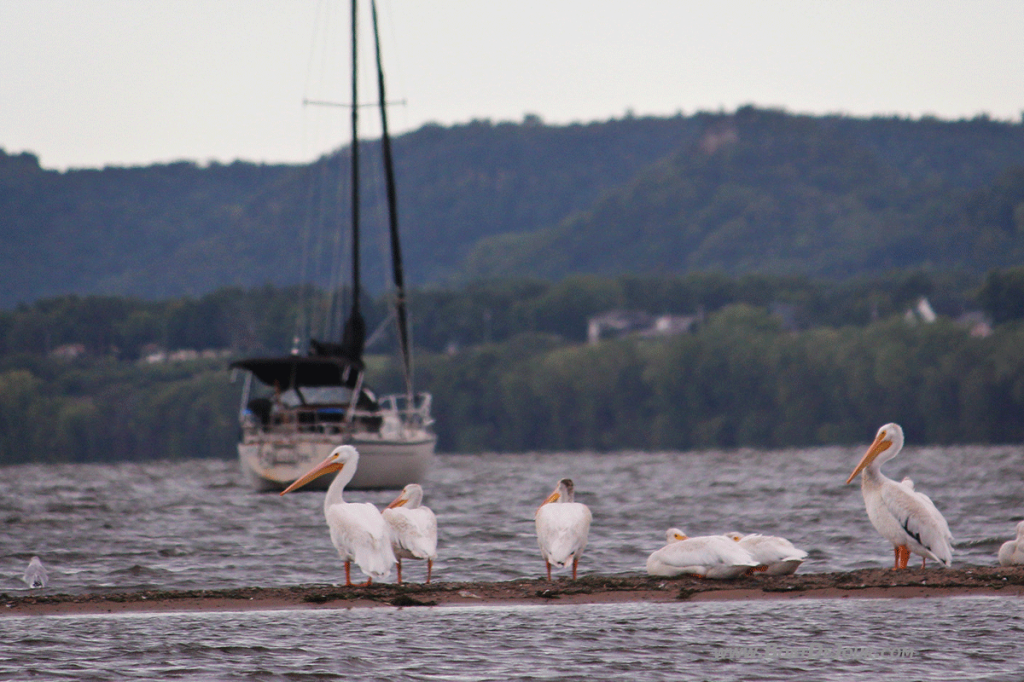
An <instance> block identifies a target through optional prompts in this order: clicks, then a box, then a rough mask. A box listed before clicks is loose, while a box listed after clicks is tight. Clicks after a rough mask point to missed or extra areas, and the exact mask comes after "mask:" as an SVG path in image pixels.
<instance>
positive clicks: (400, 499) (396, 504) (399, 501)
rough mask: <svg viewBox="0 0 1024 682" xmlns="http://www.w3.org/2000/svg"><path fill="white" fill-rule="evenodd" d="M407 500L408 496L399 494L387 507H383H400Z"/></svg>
mask: <svg viewBox="0 0 1024 682" xmlns="http://www.w3.org/2000/svg"><path fill="white" fill-rule="evenodd" d="M408 501H409V498H408V497H404V496H402V495H399V496H398V497H396V498H395V501H394V502H392V503H391V504H389V505H388V506H387V507H385V509H394V508H395V507H401V506H402V505H404V504H405V503H406V502H408Z"/></svg>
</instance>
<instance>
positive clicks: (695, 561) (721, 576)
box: [647, 528, 757, 580]
mask: <svg viewBox="0 0 1024 682" xmlns="http://www.w3.org/2000/svg"><path fill="white" fill-rule="evenodd" d="M665 539H666V540H667V541H668V544H666V545H665V546H664V547H662V548H661V549H659V550H657V551H656V552H654V553H652V554H651V555H650V556H649V557H647V573H648V575H657V576H664V577H666V578H672V577H675V576H678V575H684V574H689V575H696V576H699V577H701V578H712V579H714V580H731V579H732V578H738V577H739V576H741V575H743V574H744V573H746V572H747V571H749V570H750V569H752V568H754V567H756V566H757V561H756V560H755V559H754V557H752V556H751V555H750V552H748V551H747V550H745V549H744V548H742V547H740V545H739V543H736V542H733V541H732V540H730V539H729V538H727V537H725V536H724V535H701V536H698V537H694V538H691V537H687V535H686V533H684V532H683V531H681V530H679V529H678V528H669V529H668V531H667V532H666V533H665Z"/></svg>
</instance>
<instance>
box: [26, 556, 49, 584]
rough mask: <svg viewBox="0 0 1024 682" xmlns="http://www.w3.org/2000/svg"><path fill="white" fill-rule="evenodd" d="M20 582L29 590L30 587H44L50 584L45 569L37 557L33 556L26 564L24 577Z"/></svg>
mask: <svg viewBox="0 0 1024 682" xmlns="http://www.w3.org/2000/svg"><path fill="white" fill-rule="evenodd" d="M21 579H22V580H24V581H25V584H26V585H28V586H29V587H30V588H32V587H46V586H47V585H48V584H49V582H50V577H49V576H48V575H46V569H45V568H44V567H43V562H42V561H41V560H40V559H39V557H37V556H34V557H32V559H31V560H30V561H29V562H28V568H26V569H25V575H23V576H22V578H21Z"/></svg>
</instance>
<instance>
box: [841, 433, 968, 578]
mask: <svg viewBox="0 0 1024 682" xmlns="http://www.w3.org/2000/svg"><path fill="white" fill-rule="evenodd" d="M902 449H903V429H902V428H900V425H899V424H886V425H885V426H883V427H882V428H880V429H878V434H877V435H876V436H875V441H874V442H873V443H872V444H871V447H869V448H868V451H867V452H865V453H864V457H862V458H861V460H860V463H859V464H857V468H856V469H854V470H853V473H852V474H850V477H849V478H848V479H846V482H847V483H850V482H851V481H852V480H853V479H854V478H856V476H857V474H860V473H861V472H863V474H862V475H861V482H860V485H861V492H862V493H863V494H864V505H865V506H866V507H867V510H868V518H869V519H871V525H873V526H874V527H875V529H876V530H877V531H878V532H879V533H881V535H882V537H884V538H885V539H886V540H888V541H889V542H891V543H892V546H893V551H894V553H895V556H896V565H895V567H894V568H897V569H900V568H906V567H907V561H908V560H909V559H910V553H911V552H913V553H914V554H917V555H918V556H920V557H922V559H923V560H927V559H934V560H935V561H938V562H939V563H941V564H942V565H943V566H949V565H950V564H951V563H952V561H953V546H952V544H951V543H952V541H953V536H952V535H951V534H950V532H949V526H948V525H947V524H946V519H944V518H943V517H942V514H940V513H939V510H938V509H936V508H935V505H934V504H932V502H931V500H930V499H928V498H927V496H925V495H924V494H922V493H918V492H916V491H914V489H913V482H912V481H911V482H910V483H909V485H908V484H907V483H906V482H904V483H897V482H896V481H893V480H892V479H890V478H887V477H886V476H885V475H884V474H883V473H882V471H881V466H882V464H884V463H885V462H888V461H889V460H890V459H892V458H893V457H895V456H896V455H898V454H899V453H900V450H902ZM923 565H924V563H923V561H922V566H923Z"/></svg>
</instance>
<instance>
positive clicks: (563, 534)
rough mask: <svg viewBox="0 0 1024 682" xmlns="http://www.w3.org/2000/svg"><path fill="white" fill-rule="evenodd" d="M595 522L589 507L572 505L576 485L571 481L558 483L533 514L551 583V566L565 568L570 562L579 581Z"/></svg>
mask: <svg viewBox="0 0 1024 682" xmlns="http://www.w3.org/2000/svg"><path fill="white" fill-rule="evenodd" d="M592 518H593V517H592V516H591V514H590V509H589V508H588V507H587V505H585V504H581V503H579V502H573V484H572V481H571V480H569V479H568V478H563V479H562V480H561V481H559V482H558V485H556V486H555V490H554V492H553V493H551V494H550V495H548V498H547V499H546V500H544V501H543V502H542V503H541V505H540V507H538V508H537V513H536V514H534V519H535V522H536V526H537V543H538V544H539V545H540V553H541V556H543V557H544V566H545V567H546V568H547V569H548V580H551V564H554V565H555V567H556V568H564V567H565V566H566V565H568V563H569V562H570V560H571V561H572V579H573V580H575V579H576V567H577V566H578V565H579V563H580V555H581V554H583V548H584V547H586V546H587V535H588V534H589V533H590V521H591V519H592Z"/></svg>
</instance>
